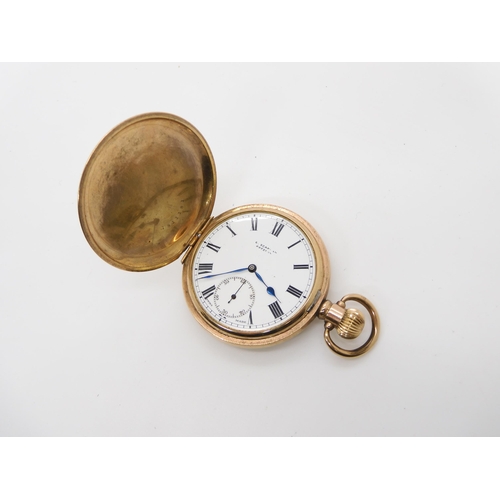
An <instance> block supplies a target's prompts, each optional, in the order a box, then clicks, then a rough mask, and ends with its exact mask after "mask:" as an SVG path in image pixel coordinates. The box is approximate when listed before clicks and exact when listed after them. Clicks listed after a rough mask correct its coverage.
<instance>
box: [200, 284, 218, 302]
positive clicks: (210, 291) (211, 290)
mask: <svg viewBox="0 0 500 500" xmlns="http://www.w3.org/2000/svg"><path fill="white" fill-rule="evenodd" d="M214 292H215V285H212V286H211V287H209V288H207V289H206V290H203V292H201V293H202V294H203V297H205V299H208V298H209V297H211V296H212V295H213V294H214Z"/></svg>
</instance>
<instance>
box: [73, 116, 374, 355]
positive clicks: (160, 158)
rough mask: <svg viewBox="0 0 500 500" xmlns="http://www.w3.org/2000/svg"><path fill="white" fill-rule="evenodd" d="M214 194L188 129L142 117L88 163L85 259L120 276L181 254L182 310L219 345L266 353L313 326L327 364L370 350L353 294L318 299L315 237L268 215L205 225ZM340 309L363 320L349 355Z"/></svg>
mask: <svg viewBox="0 0 500 500" xmlns="http://www.w3.org/2000/svg"><path fill="white" fill-rule="evenodd" d="M215 191H216V172H215V163H214V159H213V157H212V153H211V151H210V148H209V147H208V144H207V143H206V141H205V139H204V138H203V136H202V135H201V134H200V133H199V132H198V130H196V129H195V128H194V127H193V126H192V125H191V124H190V123H188V122H187V121H185V120H183V119H182V118H179V117H177V116H174V115H171V114H167V113H147V114H143V115H139V116H136V117H133V118H130V119H129V120H127V121H125V122H123V123H121V124H120V125H118V126H117V127H116V128H114V129H113V130H112V131H111V132H109V134H108V135H106V137H104V139H103V140H102V141H101V142H100V143H99V144H98V146H97V147H96V149H95V150H94V152H93V153H92V155H91V156H90V159H89V160H88V162H87V165H86V166H85V169H84V172H83V175H82V179H81V182H80V190H79V200H78V211H79V216H80V223H81V225H82V229H83V232H84V234H85V237H86V238H87V241H88V242H89V244H90V246H91V247H92V248H93V249H94V251H95V252H96V253H97V254H98V255H99V256H100V257H101V258H103V259H104V260H105V261H106V262H108V263H110V264H112V265H114V266H116V267H119V268H120V269H125V270H127V271H149V270H152V269H157V268H159V267H162V266H165V265H167V264H169V263H171V262H173V261H174V260H176V259H177V258H179V257H181V255H182V263H183V265H184V267H183V276H182V280H183V289H184V294H185V297H186V301H187V304H188V306H189V308H190V310H191V311H192V313H193V315H194V316H195V318H196V319H197V321H198V322H199V323H200V324H201V325H202V326H203V327H204V328H205V329H206V330H208V331H209V332H210V333H212V334H213V335H215V336H216V337H217V338H219V339H221V340H224V341H226V342H229V343H231V344H236V345H239V346H246V347H259V346H268V345H272V344H276V343H278V342H281V341H283V340H286V339H288V338H290V337H292V336H294V335H296V334H297V333H299V332H300V331H301V330H302V329H303V328H304V327H305V326H306V325H307V324H308V323H310V322H311V321H312V320H313V319H314V318H315V317H317V318H319V319H321V320H323V321H324V337H325V341H326V343H327V344H328V346H329V347H330V348H331V349H332V350H333V351H335V352H336V353H338V354H340V355H342V356H348V357H353V356H359V355H360V354H363V353H364V352H366V351H367V350H368V349H370V347H371V346H373V344H374V343H375V341H376V339H377V337H378V332H379V317H378V314H377V311H376V309H375V308H374V306H373V305H372V304H371V302H370V301H368V300H367V299H366V298H364V297H362V296H361V295H357V294H350V295H346V296H344V297H343V298H342V299H341V300H339V301H338V302H336V303H332V302H330V301H329V300H326V295H327V292H328V287H329V283H330V264H329V260H328V254H327V251H326V249H325V246H324V244H323V242H322V241H321V238H320V236H319V235H318V234H317V233H316V231H315V230H314V228H313V227H312V226H311V225H310V224H309V223H308V222H306V221H305V220H304V219H303V218H302V217H300V216H299V215H297V214H295V213H293V212H291V211H290V210H287V209H285V208H282V207H277V206H274V205H263V204H256V205H245V206H241V207H237V208H234V209H232V210H229V211H227V212H225V213H223V214H221V215H219V216H217V217H215V218H214V217H212V215H211V214H212V209H213V206H214V202H215ZM348 301H355V302H358V303H359V304H361V305H362V306H364V307H365V308H366V310H367V311H368V314H369V315H370V318H371V332H370V334H369V337H368V339H367V340H366V342H364V344H363V345H361V346H360V347H357V348H354V349H344V348H341V347H339V346H338V345H337V344H336V343H334V342H333V340H332V336H331V332H332V330H336V332H337V334H338V335H339V336H340V337H343V338H345V339H355V338H356V337H358V335H359V334H360V333H361V332H362V330H363V328H364V325H365V321H364V318H363V316H362V314H361V312H360V311H358V310H356V309H346V302H348Z"/></svg>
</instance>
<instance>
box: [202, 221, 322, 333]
mask: <svg viewBox="0 0 500 500" xmlns="http://www.w3.org/2000/svg"><path fill="white" fill-rule="evenodd" d="M315 274H316V260H315V256H314V252H313V249H312V246H311V243H310V241H309V240H308V238H307V236H306V235H305V234H304V232H303V231H302V230H301V229H300V228H299V227H298V225H297V224H295V223H294V222H292V221H291V220H289V219H287V218H286V217H282V216H279V215H276V214H273V213H267V212H260V211H254V212H249V213H243V214H237V215H234V216H229V217H227V218H226V219H225V220H223V221H221V222H220V223H219V224H218V225H216V226H215V227H214V228H213V229H212V230H211V231H210V232H209V233H208V235H207V236H206V237H205V238H204V239H203V241H202V242H200V244H199V246H198V248H197V249H196V254H195V257H194V263H193V268H192V283H193V287H194V290H195V292H196V297H197V300H198V302H199V305H200V306H201V308H202V311H203V312H204V315H205V316H208V318H209V319H210V320H211V321H212V322H215V323H216V324H217V325H220V326H222V327H224V328H226V329H230V330H234V331H235V332H237V333H238V334H240V335H258V334H259V333H263V332H269V331H271V330H273V329H276V328H278V327H280V326H282V325H284V324H287V323H289V322H290V321H293V319H294V318H296V317H297V316H300V315H301V314H304V306H305V304H306V302H307V301H308V299H309V298H310V296H311V293H312V290H313V283H314V278H315Z"/></svg>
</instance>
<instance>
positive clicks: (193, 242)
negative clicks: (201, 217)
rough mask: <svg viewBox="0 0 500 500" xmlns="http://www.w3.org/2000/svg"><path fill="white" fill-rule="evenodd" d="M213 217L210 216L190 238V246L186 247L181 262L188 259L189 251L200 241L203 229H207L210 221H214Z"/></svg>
mask: <svg viewBox="0 0 500 500" xmlns="http://www.w3.org/2000/svg"><path fill="white" fill-rule="evenodd" d="M213 219H214V218H213V217H210V218H209V219H208V220H207V221H206V222H205V223H204V224H203V225H202V226H201V227H200V229H198V231H196V232H195V233H194V236H193V237H192V238H191V239H190V240H189V243H188V246H187V247H186V250H185V252H184V255H183V256H182V259H181V264H184V262H185V261H186V259H187V256H188V255H189V252H191V249H192V248H193V247H194V245H195V244H196V242H197V241H198V239H199V237H200V236H201V235H202V233H203V231H205V228H206V227H207V226H208V225H209V224H210V222H212V221H213Z"/></svg>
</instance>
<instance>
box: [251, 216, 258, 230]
mask: <svg viewBox="0 0 500 500" xmlns="http://www.w3.org/2000/svg"><path fill="white" fill-rule="evenodd" d="M257 220H258V219H257V217H252V231H257Z"/></svg>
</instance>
